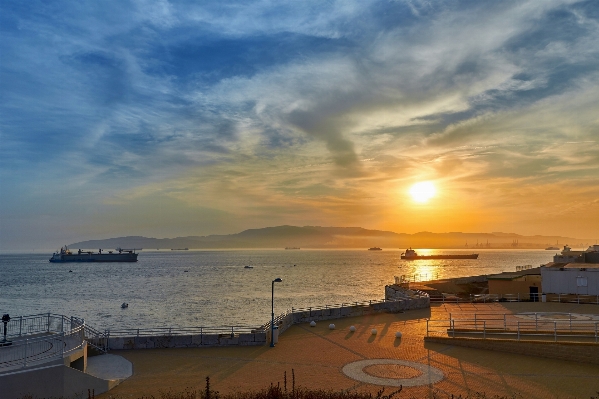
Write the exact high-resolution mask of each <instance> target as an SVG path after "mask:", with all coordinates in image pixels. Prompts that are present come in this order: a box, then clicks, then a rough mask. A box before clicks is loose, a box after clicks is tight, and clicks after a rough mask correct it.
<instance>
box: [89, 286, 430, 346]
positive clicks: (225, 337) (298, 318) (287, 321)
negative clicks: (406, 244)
mask: <svg viewBox="0 0 599 399" xmlns="http://www.w3.org/2000/svg"><path fill="white" fill-rule="evenodd" d="M428 307H430V299H429V298H428V297H426V298H415V299H406V300H400V301H386V302H379V303H373V304H371V305H351V306H343V307H338V308H327V309H315V310H305V311H297V312H293V313H291V312H290V313H287V314H284V315H280V316H277V317H276V319H275V325H276V326H277V327H278V330H279V334H282V333H283V332H285V330H287V329H288V328H289V327H291V326H292V325H293V324H297V323H309V322H311V321H320V320H332V319H340V318H343V317H356V316H364V315H368V314H375V313H383V312H385V313H397V312H402V311H406V310H411V309H423V308H428ZM263 328H264V330H265V331H264V332H255V333H248V334H238V335H234V336H231V334H201V335H199V334H198V335H166V336H147V337H144V336H141V337H110V338H109V339H108V348H109V349H112V350H115V349H116V350H118V349H151V348H197V347H210V346H250V345H265V344H266V343H267V342H270V322H269V323H267V324H265V325H264V326H263ZM90 341H91V342H92V343H94V344H100V343H96V342H94V341H93V340H90Z"/></svg>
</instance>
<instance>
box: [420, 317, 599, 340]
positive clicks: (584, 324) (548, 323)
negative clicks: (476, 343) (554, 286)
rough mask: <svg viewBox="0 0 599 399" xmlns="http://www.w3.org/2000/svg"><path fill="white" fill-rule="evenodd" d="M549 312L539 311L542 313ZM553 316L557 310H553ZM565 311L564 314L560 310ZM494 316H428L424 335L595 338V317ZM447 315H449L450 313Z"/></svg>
mask: <svg viewBox="0 0 599 399" xmlns="http://www.w3.org/2000/svg"><path fill="white" fill-rule="evenodd" d="M546 315H549V314H541V316H546ZM555 315H556V316H557V314H555ZM563 315H568V314H563ZM495 316H496V317H485V316H483V315H474V317H473V318H450V319H443V320H436V319H429V320H427V322H426V335H427V337H428V336H445V337H451V338H455V337H456V336H460V337H464V336H468V337H476V338H483V339H486V338H507V339H517V340H520V339H521V338H522V337H524V338H527V339H536V340H539V339H540V340H552V341H557V340H558V338H568V339H570V340H572V339H575V340H584V341H594V342H596V343H598V342H599V321H595V320H576V319H573V317H572V314H569V318H567V319H566V318H560V319H546V318H545V317H541V318H539V317H538V316H539V315H537V314H535V319H534V320H532V319H531V320H522V319H518V318H517V317H516V315H513V314H504V315H495ZM450 317H451V315H450Z"/></svg>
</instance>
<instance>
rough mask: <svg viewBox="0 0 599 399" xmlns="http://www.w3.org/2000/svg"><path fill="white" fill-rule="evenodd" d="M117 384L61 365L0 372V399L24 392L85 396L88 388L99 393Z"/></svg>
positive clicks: (42, 395)
mask: <svg viewBox="0 0 599 399" xmlns="http://www.w3.org/2000/svg"><path fill="white" fill-rule="evenodd" d="M117 383H118V382H116V381H106V380H102V379H100V378H96V377H94V376H91V375H89V374H85V373H83V372H81V371H79V370H75V369H72V368H70V367H67V366H64V365H62V364H60V365H53V366H46V367H39V368H34V369H28V370H21V371H17V372H14V373H5V374H0V399H20V398H22V397H23V396H24V395H31V396H33V397H34V398H35V397H42V398H49V397H68V398H74V399H75V398H82V399H85V398H87V397H88V396H87V393H88V391H87V390H88V389H89V390H94V393H95V394H96V395H98V394H101V393H103V392H106V391H108V390H109V389H111V388H113V386H115V385H116V384H117Z"/></svg>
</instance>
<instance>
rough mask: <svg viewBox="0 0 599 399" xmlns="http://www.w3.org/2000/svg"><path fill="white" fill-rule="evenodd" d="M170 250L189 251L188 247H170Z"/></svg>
mask: <svg viewBox="0 0 599 399" xmlns="http://www.w3.org/2000/svg"><path fill="white" fill-rule="evenodd" d="M171 251H189V248H171Z"/></svg>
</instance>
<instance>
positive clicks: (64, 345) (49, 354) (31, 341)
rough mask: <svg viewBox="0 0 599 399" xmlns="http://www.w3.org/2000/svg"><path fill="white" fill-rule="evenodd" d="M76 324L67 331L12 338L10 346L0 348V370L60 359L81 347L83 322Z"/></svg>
mask: <svg viewBox="0 0 599 399" xmlns="http://www.w3.org/2000/svg"><path fill="white" fill-rule="evenodd" d="M44 316H46V315H44ZM76 324H78V325H76V326H75V327H74V328H70V329H69V330H68V331H61V332H59V333H57V332H53V331H46V332H42V333H40V334H42V335H41V336H37V337H35V338H27V337H28V336H29V335H27V336H25V337H24V338H23V337H20V338H16V339H14V340H12V342H11V345H10V346H3V347H2V348H0V372H6V371H10V370H14V369H20V368H24V367H28V366H32V365H37V364H41V363H45V362H48V361H52V360H56V359H60V358H62V357H64V356H65V355H67V354H70V353H71V352H73V351H75V350H78V349H80V348H82V347H83V345H84V344H85V336H84V331H85V324H79V323H76Z"/></svg>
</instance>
